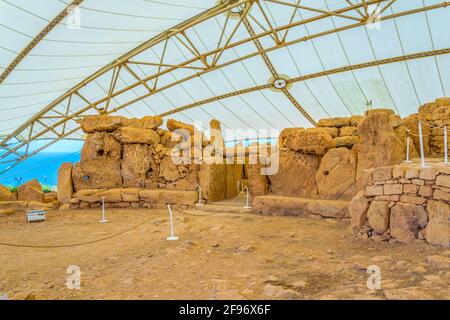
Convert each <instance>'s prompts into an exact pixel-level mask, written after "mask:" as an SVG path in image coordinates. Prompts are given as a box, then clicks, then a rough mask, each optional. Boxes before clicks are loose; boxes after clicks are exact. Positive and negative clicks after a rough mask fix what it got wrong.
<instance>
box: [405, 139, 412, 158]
mask: <svg viewBox="0 0 450 320" xmlns="http://www.w3.org/2000/svg"><path fill="white" fill-rule="evenodd" d="M410 143H411V139H410V137H409V136H407V137H406V160H405V161H403V162H405V163H411V162H412V161H411V160H410V159H409V157H410V156H409V154H410Z"/></svg>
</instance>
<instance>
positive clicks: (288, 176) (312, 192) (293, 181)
mask: <svg viewBox="0 0 450 320" xmlns="http://www.w3.org/2000/svg"><path fill="white" fill-rule="evenodd" d="M319 165H320V157H319V156H316V155H310V154H302V153H298V152H294V151H291V150H280V162H279V170H278V173H277V174H275V175H272V176H268V179H269V182H270V189H271V191H272V193H273V194H275V195H282V196H298V197H311V198H316V197H317V186H316V178H315V174H316V172H317V170H318V169H319Z"/></svg>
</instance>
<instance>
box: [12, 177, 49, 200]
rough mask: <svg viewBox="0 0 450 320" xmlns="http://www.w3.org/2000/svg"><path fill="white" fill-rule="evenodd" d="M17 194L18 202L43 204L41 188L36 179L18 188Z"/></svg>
mask: <svg viewBox="0 0 450 320" xmlns="http://www.w3.org/2000/svg"><path fill="white" fill-rule="evenodd" d="M17 192H18V200H19V201H36V202H44V192H43V191H42V186H41V184H40V183H39V181H37V180H36V179H34V180H30V181H28V182H26V183H24V184H23V185H21V186H19V188H18V190H17Z"/></svg>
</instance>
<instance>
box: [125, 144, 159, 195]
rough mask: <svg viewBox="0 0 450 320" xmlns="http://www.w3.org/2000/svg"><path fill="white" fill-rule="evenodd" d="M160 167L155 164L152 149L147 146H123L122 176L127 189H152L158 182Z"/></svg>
mask: <svg viewBox="0 0 450 320" xmlns="http://www.w3.org/2000/svg"><path fill="white" fill-rule="evenodd" d="M158 172H159V166H158V165H157V164H156V163H155V160H154V158H153V154H152V149H151V147H150V146H149V145H146V144H126V145H124V146H123V158H122V160H121V174H122V177H123V186H124V187H125V188H145V187H148V188H152V187H156V185H157V182H158Z"/></svg>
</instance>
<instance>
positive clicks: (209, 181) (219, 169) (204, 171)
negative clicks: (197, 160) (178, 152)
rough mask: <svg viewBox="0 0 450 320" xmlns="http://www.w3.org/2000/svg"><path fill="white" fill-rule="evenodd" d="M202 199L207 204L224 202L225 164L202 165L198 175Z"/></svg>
mask: <svg viewBox="0 0 450 320" xmlns="http://www.w3.org/2000/svg"><path fill="white" fill-rule="evenodd" d="M198 179H199V184H200V187H201V188H202V191H203V198H204V199H206V200H207V201H208V202H214V201H220V200H224V199H225V196H226V168H225V164H211V165H208V164H207V163H202V164H201V165H200V171H199V173H198Z"/></svg>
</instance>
